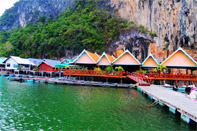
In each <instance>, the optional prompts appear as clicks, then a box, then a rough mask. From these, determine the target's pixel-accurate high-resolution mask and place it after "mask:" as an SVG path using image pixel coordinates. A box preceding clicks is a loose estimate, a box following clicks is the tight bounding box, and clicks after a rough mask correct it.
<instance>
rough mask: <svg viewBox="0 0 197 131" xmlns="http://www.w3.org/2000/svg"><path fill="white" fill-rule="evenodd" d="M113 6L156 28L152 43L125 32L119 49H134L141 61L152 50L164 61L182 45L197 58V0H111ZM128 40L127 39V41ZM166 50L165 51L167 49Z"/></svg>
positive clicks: (135, 19)
mask: <svg viewBox="0 0 197 131" xmlns="http://www.w3.org/2000/svg"><path fill="white" fill-rule="evenodd" d="M110 2H111V6H112V7H113V8H115V9H116V11H117V13H118V14H120V16H121V17H123V18H125V19H128V20H129V21H134V22H135V23H136V24H138V25H140V24H141V25H144V26H145V27H147V28H148V30H149V31H155V32H156V33H157V37H155V38H154V42H151V41H150V39H147V37H139V35H137V37H136V36H135V35H133V34H125V35H123V36H121V37H120V41H119V42H114V45H116V44H117V43H120V44H119V46H118V48H117V49H118V50H121V49H122V50H124V48H130V49H131V52H132V53H133V54H136V52H138V53H137V54H138V55H136V56H137V58H138V59H139V60H141V61H142V60H143V59H144V58H145V57H146V56H147V55H148V53H152V54H153V55H154V56H156V58H158V61H159V62H161V61H163V60H164V59H165V58H166V57H167V56H168V55H170V54H171V53H172V52H173V51H175V50H176V49H177V48H178V47H179V46H181V47H183V48H184V49H185V50H186V52H187V53H188V54H190V55H191V56H192V57H193V58H194V59H196V60H197V51H196V50H197V36H196V34H197V29H196V27H197V21H196V19H197V18H196V17H197V15H196V12H197V1H196V0H111V1H110ZM123 40H124V41H123ZM164 49H165V50H164Z"/></svg>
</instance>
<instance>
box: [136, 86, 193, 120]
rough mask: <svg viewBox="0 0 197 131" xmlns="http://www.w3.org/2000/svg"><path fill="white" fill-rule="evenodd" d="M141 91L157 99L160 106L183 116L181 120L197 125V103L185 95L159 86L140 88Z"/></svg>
mask: <svg viewBox="0 0 197 131" xmlns="http://www.w3.org/2000/svg"><path fill="white" fill-rule="evenodd" d="M138 90H139V91H142V92H143V93H146V94H147V95H148V96H149V98H151V99H155V100H156V101H158V102H159V103H160V105H166V106H168V107H169V110H170V111H172V112H173V110H174V112H173V113H176V112H177V111H178V112H179V113H180V114H181V118H182V119H183V120H184V121H186V122H187V123H190V119H192V120H193V121H195V122H196V123H197V101H194V100H190V99H189V98H188V97H186V95H185V94H183V93H180V92H176V91H173V90H170V89H167V88H165V87H163V86H159V85H151V86H139V87H138Z"/></svg>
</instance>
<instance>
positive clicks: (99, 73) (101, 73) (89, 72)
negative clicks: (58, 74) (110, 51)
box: [63, 69, 125, 77]
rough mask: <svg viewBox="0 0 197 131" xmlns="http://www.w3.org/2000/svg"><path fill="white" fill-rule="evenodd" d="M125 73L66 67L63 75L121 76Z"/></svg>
mask: <svg viewBox="0 0 197 131" xmlns="http://www.w3.org/2000/svg"><path fill="white" fill-rule="evenodd" d="M124 74H125V73H124V72H118V71H114V72H111V73H109V72H107V71H95V70H79V69H76V70H73V69H68V70H64V72H63V75H84V76H87V75H88V76H105V77H106V76H109V77H110V76H116V77H123V75H124Z"/></svg>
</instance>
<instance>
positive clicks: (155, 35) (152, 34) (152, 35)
mask: <svg viewBox="0 0 197 131" xmlns="http://www.w3.org/2000/svg"><path fill="white" fill-rule="evenodd" d="M149 35H150V36H151V37H157V33H156V32H155V31H150V32H149Z"/></svg>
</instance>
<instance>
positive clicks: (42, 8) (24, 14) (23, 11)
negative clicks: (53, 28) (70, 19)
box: [0, 0, 75, 30]
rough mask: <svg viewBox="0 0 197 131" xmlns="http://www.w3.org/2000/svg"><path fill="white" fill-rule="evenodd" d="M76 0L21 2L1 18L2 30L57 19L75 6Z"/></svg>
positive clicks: (0, 25) (27, 0)
mask: <svg viewBox="0 0 197 131" xmlns="http://www.w3.org/2000/svg"><path fill="white" fill-rule="evenodd" d="M74 1H75V0H20V1H19V2H17V3H15V4H14V6H13V7H12V8H10V9H8V10H6V11H5V13H4V14H3V15H2V16H1V17H0V30H2V29H5V30H10V29H12V28H13V27H18V26H19V27H25V26H26V25H27V24H28V23H30V22H33V23H34V22H37V21H38V20H39V19H40V18H41V17H46V18H47V17H53V18H55V17H57V16H58V15H59V14H60V13H63V12H64V11H65V10H66V9H68V8H69V7H71V6H72V5H73V2H74Z"/></svg>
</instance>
